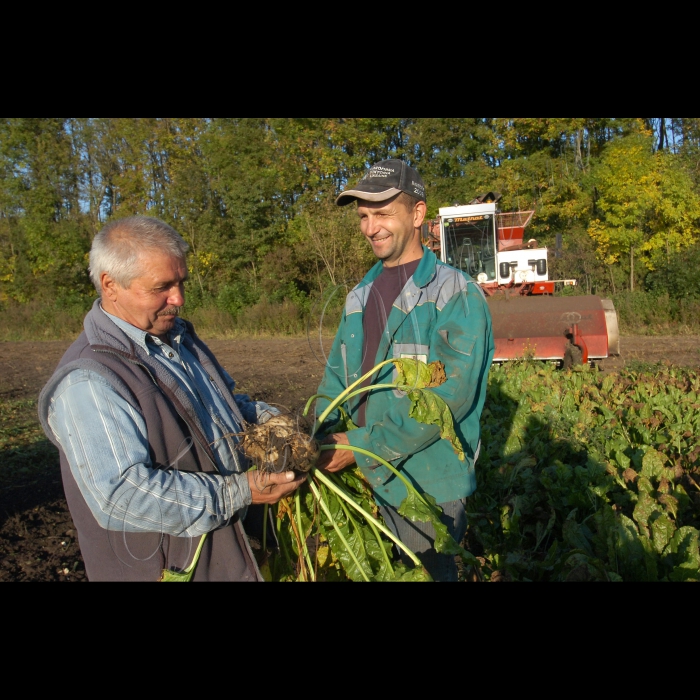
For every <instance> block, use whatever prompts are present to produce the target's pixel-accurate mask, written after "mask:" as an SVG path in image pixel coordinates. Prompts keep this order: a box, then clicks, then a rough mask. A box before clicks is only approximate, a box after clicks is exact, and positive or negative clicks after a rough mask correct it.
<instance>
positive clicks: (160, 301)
mask: <svg viewBox="0 0 700 700" xmlns="http://www.w3.org/2000/svg"><path fill="white" fill-rule="evenodd" d="M186 279H187V265H186V264H185V261H184V259H182V258H176V257H173V256H171V255H169V254H167V253H158V252H155V253H154V252H147V253H144V255H143V259H142V261H141V274H140V276H139V277H137V278H136V279H135V280H134V281H133V282H132V283H131V286H130V287H129V288H128V289H125V288H124V287H121V286H120V285H118V284H117V283H116V282H115V281H114V280H112V279H111V278H110V277H109V276H108V275H103V277H102V307H103V308H104V310H105V311H107V312H108V313H111V314H113V315H114V316H117V317H119V318H121V319H123V320H124V321H126V322H127V323H130V324H131V325H132V326H136V328H140V329H141V330H142V331H146V332H147V333H151V334H152V335H155V336H161V337H163V336H165V335H166V334H167V333H168V331H170V329H171V328H172V327H173V325H174V324H175V317H176V316H177V314H178V312H179V310H180V307H181V306H183V305H184V303H185V289H184V281H185V280H186Z"/></svg>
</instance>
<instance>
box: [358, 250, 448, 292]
mask: <svg viewBox="0 0 700 700" xmlns="http://www.w3.org/2000/svg"><path fill="white" fill-rule="evenodd" d="M436 267H437V257H436V255H435V253H433V251H432V250H428V249H427V248H426V247H425V246H423V257H422V258H421V260H420V262H419V263H418V268H417V269H416V271H415V272H414V273H413V282H414V283H415V285H416V287H418V288H421V287H425V286H427V284H428V283H429V282H430V281H431V280H432V279H433V277H435V268H436ZM383 270H384V264H383V263H382V261H381V260H380V261H379V262H377V264H376V265H375V266H374V267H373V268H372V269H371V270H370V271H369V272H368V273H367V274H366V275H365V277H364V279H363V280H362V282H360V284H359V285H358V287H365V286H366V285H368V284H371V283H372V282H374V280H376V279H377V277H379V275H381V274H382V272H383Z"/></svg>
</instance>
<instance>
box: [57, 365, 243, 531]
mask: <svg viewBox="0 0 700 700" xmlns="http://www.w3.org/2000/svg"><path fill="white" fill-rule="evenodd" d="M48 421H49V425H50V427H51V430H52V431H53V433H54V435H55V436H56V439H57V440H58V441H59V443H60V444H61V447H62V449H63V451H64V453H65V455H66V458H67V460H68V464H69V465H70V469H71V473H72V474H73V476H74V477H75V480H76V482H77V484H78V488H79V489H80V492H81V493H82V495H83V497H84V498H85V501H86V503H87V505H88V506H89V508H90V510H91V512H92V514H93V515H94V516H95V519H96V520H97V522H98V523H99V524H100V526H101V527H103V528H105V529H107V530H119V531H126V532H161V533H164V534H168V535H175V536H186V537H197V536H199V535H202V534H203V533H205V532H209V531H211V530H214V529H216V528H218V527H221V526H222V525H224V524H225V523H226V522H227V521H228V520H230V519H231V518H232V517H233V515H234V514H235V513H236V512H237V511H239V510H241V509H243V508H245V507H246V506H247V505H249V504H250V503H251V500H252V499H251V494H250V488H249V486H248V480H247V477H246V475H245V474H232V475H230V476H221V475H219V474H208V473H207V474H205V473H191V472H180V471H178V470H177V469H155V468H153V467H152V464H151V460H150V455H149V448H148V438H147V434H146V424H145V421H144V419H143V417H142V416H141V414H140V413H139V412H138V411H136V410H135V409H134V407H133V406H131V405H130V404H129V403H128V402H127V401H125V400H124V399H123V398H122V397H121V396H120V395H119V394H118V393H117V392H116V391H115V390H114V388H113V387H112V386H111V385H110V384H109V382H107V380H105V379H104V378H103V377H101V376H100V375H98V374H96V373H94V372H91V371H89V370H75V371H73V372H71V373H70V374H68V375H67V376H66V377H65V378H64V379H63V381H62V382H61V383H60V384H59V385H58V387H57V388H56V390H55V391H54V393H53V396H52V397H51V402H50V408H49V415H48Z"/></svg>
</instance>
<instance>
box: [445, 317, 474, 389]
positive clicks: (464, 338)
mask: <svg viewBox="0 0 700 700" xmlns="http://www.w3.org/2000/svg"><path fill="white" fill-rule="evenodd" d="M477 340H478V338H477V336H475V335H470V334H469V333H465V332H464V331H462V330H461V329H460V328H454V327H453V328H450V327H446V328H442V329H440V330H439V331H438V337H437V338H436V343H435V356H436V358H437V359H438V360H440V361H441V362H444V363H445V372H446V373H447V383H446V384H443V385H442V386H441V387H440V390H441V391H442V392H444V393H446V394H447V395H448V396H455V395H457V394H461V393H462V389H463V382H464V381H465V378H466V377H467V376H469V372H468V371H467V366H468V365H469V364H470V363H471V356H472V353H473V352H474V348H475V347H476V344H477Z"/></svg>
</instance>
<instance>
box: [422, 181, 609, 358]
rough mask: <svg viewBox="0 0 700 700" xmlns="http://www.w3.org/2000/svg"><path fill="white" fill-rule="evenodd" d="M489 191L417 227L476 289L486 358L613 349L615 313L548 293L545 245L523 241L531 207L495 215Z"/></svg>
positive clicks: (591, 301) (599, 354) (587, 299)
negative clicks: (490, 339) (483, 307)
mask: <svg viewBox="0 0 700 700" xmlns="http://www.w3.org/2000/svg"><path fill="white" fill-rule="evenodd" d="M499 199H500V195H498V194H497V193H493V192H490V193H488V194H487V195H483V196H482V197H478V198H477V199H475V200H473V201H472V202H471V203H470V204H468V205H464V206H453V207H445V208H442V209H440V210H439V215H438V217H437V219H433V220H432V221H430V222H428V223H427V224H425V226H424V230H423V241H424V243H425V244H426V245H427V246H428V247H429V248H430V249H431V250H433V251H434V252H435V253H436V254H437V255H438V257H439V258H440V259H441V260H442V261H443V262H446V263H448V264H449V265H452V266H454V267H456V268H458V269H460V270H463V271H464V272H466V273H467V274H469V275H470V276H471V277H473V278H474V279H475V280H476V281H477V282H478V283H479V285H480V286H481V288H482V289H483V290H484V293H485V295H486V298H487V302H488V305H489V308H490V310H491V316H492V319H493V333H494V339H495V342H496V354H495V355H494V362H504V361H507V360H514V359H517V358H521V357H532V358H533V359H538V360H549V361H556V362H557V363H559V364H561V365H563V366H564V367H570V366H571V365H573V364H581V363H589V362H593V361H594V360H601V359H604V358H606V357H609V356H610V355H619V354H620V339H619V333H618V326H617V314H616V313H615V308H614V306H613V303H612V301H611V300H609V299H601V298H600V297H597V296H591V295H588V296H558V297H555V296H553V294H554V291H555V285H561V286H572V285H575V284H576V280H550V279H549V262H548V257H547V253H548V250H547V248H541V247H539V246H538V243H537V241H535V240H533V239H530V240H528V241H526V240H525V237H524V233H525V229H526V228H527V226H528V224H529V223H530V221H531V220H532V216H533V214H534V211H518V212H508V213H502V212H501V211H499V210H498V207H497V204H498V200H499Z"/></svg>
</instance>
